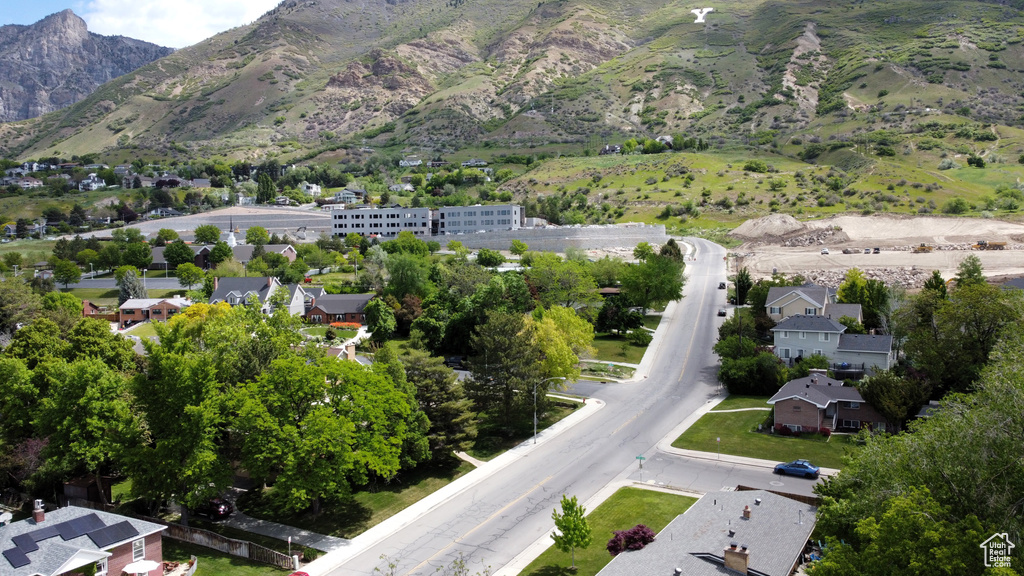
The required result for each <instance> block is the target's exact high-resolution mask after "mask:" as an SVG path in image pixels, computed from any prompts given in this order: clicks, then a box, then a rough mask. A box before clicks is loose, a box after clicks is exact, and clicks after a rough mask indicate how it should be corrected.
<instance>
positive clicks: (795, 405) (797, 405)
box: [793, 404, 802, 412]
mask: <svg viewBox="0 0 1024 576" xmlns="http://www.w3.org/2000/svg"><path fill="white" fill-rule="evenodd" d="M800 410H802V408H801V407H800V405H799V404H793V412H799V411H800Z"/></svg>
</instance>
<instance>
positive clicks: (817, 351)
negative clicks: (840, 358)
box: [814, 348, 823, 356]
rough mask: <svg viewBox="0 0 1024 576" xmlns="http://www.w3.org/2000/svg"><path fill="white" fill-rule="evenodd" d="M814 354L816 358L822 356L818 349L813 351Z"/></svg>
mask: <svg viewBox="0 0 1024 576" xmlns="http://www.w3.org/2000/svg"><path fill="white" fill-rule="evenodd" d="M814 353H815V354H817V355H818V356H822V355H823V354H822V352H821V349H820V348H818V349H817V350H815V351H814Z"/></svg>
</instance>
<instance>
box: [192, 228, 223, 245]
mask: <svg viewBox="0 0 1024 576" xmlns="http://www.w3.org/2000/svg"><path fill="white" fill-rule="evenodd" d="M195 237H196V243H197V244H216V243H217V241H218V240H220V228H217V227H216V226H214V225H213V224H203V225H202V226H196V230H195Z"/></svg>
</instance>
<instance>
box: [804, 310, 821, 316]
mask: <svg viewBox="0 0 1024 576" xmlns="http://www.w3.org/2000/svg"><path fill="white" fill-rule="evenodd" d="M817 313H818V309H817V308H804V314H807V315H808V316H814V315H815V314H817Z"/></svg>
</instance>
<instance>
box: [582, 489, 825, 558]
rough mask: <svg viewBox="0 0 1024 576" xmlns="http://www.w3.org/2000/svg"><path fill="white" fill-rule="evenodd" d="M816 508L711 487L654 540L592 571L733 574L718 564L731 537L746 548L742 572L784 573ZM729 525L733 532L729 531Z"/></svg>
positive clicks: (797, 554) (772, 496)
mask: <svg viewBox="0 0 1024 576" xmlns="http://www.w3.org/2000/svg"><path fill="white" fill-rule="evenodd" d="M757 499H760V501H761V502H760V504H758V503H757V502H756V500H757ZM744 506H750V511H751V514H750V518H749V519H744V518H743V508H744ZM816 512H817V509H816V508H815V507H814V506H810V505H808V504H803V503H801V502H797V501H796V500H790V499H789V498H786V497H784V496H779V495H777V494H773V493H771V492H768V491H765V490H750V491H744V492H713V493H710V494H707V495H705V496H704V497H703V498H701V499H700V500H698V501H697V502H696V503H695V504H694V505H693V506H691V507H690V509H689V510H687V511H686V512H685V513H683V514H680V515H679V516H677V517H676V519H675V520H673V521H672V522H670V523H669V525H668V526H666V527H665V529H664V530H662V531H661V532H660V533H659V534H658V537H657V539H655V540H654V542H651V543H650V544H648V545H647V546H646V547H645V548H643V549H642V550H636V551H626V552H623V553H621V554H619V555H618V556H616V557H614V558H612V561H611V562H610V563H609V564H608V565H607V566H605V567H604V569H603V570H601V571H600V572H598V574H599V576H635V575H637V574H643V575H651V574H653V575H664V576H668V575H671V574H675V573H677V572H676V569H679V570H681V573H682V574H686V575H687V576H704V575H709V576H711V575H714V576H718V575H722V574H733V575H735V574H736V573H735V572H732V571H730V570H727V569H726V568H725V567H724V566H723V565H722V563H723V550H724V549H725V548H727V547H728V546H729V544H730V542H737V543H738V544H740V545H744V546H747V547H748V552H749V554H750V556H749V572H748V574H751V575H767V576H788V575H789V573H790V571H791V570H792V568H793V565H794V564H795V563H796V561H797V559H798V558H799V557H800V554H802V553H803V550H804V546H805V545H806V544H807V539H808V538H809V537H810V535H811V531H812V530H813V529H814V524H815V513H816ZM800 522H803V523H802V524H801V523H800ZM729 530H735V534H734V535H733V536H729Z"/></svg>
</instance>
